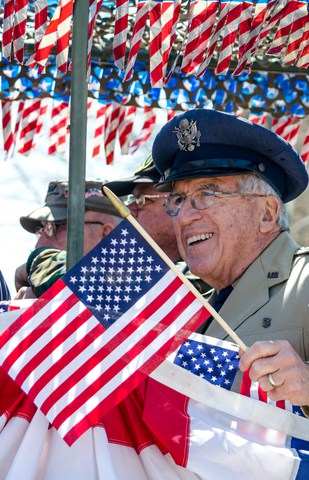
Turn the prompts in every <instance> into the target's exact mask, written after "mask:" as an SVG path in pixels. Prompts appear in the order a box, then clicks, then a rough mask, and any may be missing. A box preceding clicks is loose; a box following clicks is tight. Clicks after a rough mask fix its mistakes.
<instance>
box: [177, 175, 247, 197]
mask: <svg viewBox="0 0 309 480" xmlns="http://www.w3.org/2000/svg"><path fill="white" fill-rule="evenodd" d="M237 187H238V177H237V175H233V176H232V175H231V176H229V177H207V178H206V177H205V178H193V179H186V180H179V181H177V182H174V183H173V185H172V190H171V193H188V192H193V191H195V190H197V189H205V190H208V189H210V190H223V191H224V190H232V191H233V190H235V189H236V188H237Z"/></svg>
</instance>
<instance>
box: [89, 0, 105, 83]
mask: <svg viewBox="0 0 309 480" xmlns="http://www.w3.org/2000/svg"><path fill="white" fill-rule="evenodd" d="M102 2H103V0H90V2H89V20H88V56H87V65H88V77H90V70H91V68H90V63H91V49H92V43H93V31H94V26H95V20H96V17H97V15H98V13H99V11H100V8H101V5H102Z"/></svg>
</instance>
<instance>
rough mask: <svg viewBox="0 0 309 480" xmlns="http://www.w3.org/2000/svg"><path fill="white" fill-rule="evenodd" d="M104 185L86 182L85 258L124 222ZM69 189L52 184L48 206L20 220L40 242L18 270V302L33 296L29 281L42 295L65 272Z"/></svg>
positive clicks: (16, 282)
mask: <svg viewBox="0 0 309 480" xmlns="http://www.w3.org/2000/svg"><path fill="white" fill-rule="evenodd" d="M102 184H103V182H102V181H98V180H86V182H85V217H84V226H85V227H84V254H86V253H88V252H89V251H90V250H92V248H94V247H95V245H97V243H99V241H100V240H102V238H104V237H106V235H107V234H108V233H109V232H110V231H111V230H113V228H115V227H116V225H118V223H119V222H120V221H121V217H120V216H119V213H118V212H117V210H116V209H115V208H114V207H113V206H112V205H111V203H110V202H109V200H108V199H107V198H106V197H105V196H104V195H103V194H102ZM68 188H69V187H68V182H67V181H66V180H61V181H52V182H50V183H49V186H48V190H47V195H46V198H45V204H44V205H43V206H42V207H40V208H38V209H36V210H34V211H33V212H31V213H29V214H28V215H26V216H23V217H21V218H20V223H21V225H22V227H23V228H24V229H25V230H27V231H28V232H30V233H35V234H36V235H37V237H38V239H37V243H36V245H35V250H34V251H33V252H32V253H31V254H30V256H29V258H28V261H27V263H26V264H23V265H21V266H20V267H18V268H17V269H16V273H15V286H16V290H17V292H18V294H17V297H16V298H24V296H25V295H26V296H29V295H30V296H31V289H30V290H29V289H28V288H27V287H29V280H30V284H31V286H32V288H34V289H35V290H36V288H37V291H38V292H40V293H42V289H41V287H42V285H43V284H44V285H46V288H47V287H48V286H49V285H51V283H53V281H55V280H56V279H57V278H58V277H59V276H62V275H63V273H64V272H65V263H66V252H65V250H66V247H67V208H68ZM33 282H34V283H35V284H36V285H34V284H33ZM41 284H42V285H41ZM44 288H45V287H44ZM20 289H21V290H20Z"/></svg>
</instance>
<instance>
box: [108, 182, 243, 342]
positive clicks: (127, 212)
mask: <svg viewBox="0 0 309 480" xmlns="http://www.w3.org/2000/svg"><path fill="white" fill-rule="evenodd" d="M103 191H104V193H105V195H106V196H107V197H108V198H109V199H110V201H111V202H112V204H113V205H114V207H115V208H117V210H118V212H119V213H120V215H121V216H122V217H123V218H127V220H129V222H130V223H131V224H132V225H133V226H134V227H135V228H136V230H137V231H138V232H139V233H140V234H141V235H142V236H143V237H144V239H145V240H146V241H147V242H148V243H149V244H150V245H151V247H152V248H153V249H154V250H155V251H156V252H157V254H158V255H160V257H161V258H163V260H164V261H165V263H167V265H168V266H169V267H170V269H171V270H173V272H174V273H175V274H176V275H177V276H178V277H179V278H181V280H182V282H183V283H184V284H185V285H186V286H187V287H188V288H189V290H190V291H191V292H192V293H193V294H194V295H195V296H196V298H197V299H198V300H199V301H200V302H201V303H202V305H204V307H205V308H206V309H207V310H208V312H209V313H210V314H211V315H212V316H213V318H214V319H215V320H216V321H217V322H218V323H219V324H220V325H221V327H222V328H223V329H224V330H225V332H226V333H227V334H228V335H229V336H230V337H231V338H232V339H233V340H234V342H235V343H236V344H237V345H238V346H239V347H240V348H241V349H242V350H243V351H245V350H247V346H246V345H245V344H244V342H243V341H242V340H241V339H240V338H239V336H238V335H237V334H236V333H235V332H234V330H232V329H231V327H230V326H229V325H228V324H227V323H226V321H225V320H223V318H222V317H221V316H220V315H219V313H218V312H217V311H216V310H215V309H214V308H213V306H212V305H210V303H209V302H207V300H206V299H205V298H204V297H203V296H202V295H201V294H200V292H199V291H198V290H197V289H196V288H195V287H194V285H192V283H191V282H190V280H188V279H187V277H186V276H185V275H184V274H183V273H182V272H181V271H180V270H179V269H178V268H177V267H176V265H175V264H174V263H173V262H172V260H171V259H170V258H169V257H168V256H167V255H166V253H165V252H163V250H162V249H161V248H160V247H159V245H158V244H157V243H156V242H155V241H154V240H153V238H151V236H150V235H149V234H148V233H147V232H146V230H145V229H144V228H143V227H142V226H141V225H140V224H139V223H138V221H137V220H135V218H134V217H133V215H131V212H130V210H129V208H128V207H126V206H125V205H124V204H123V203H122V201H121V200H120V199H119V198H118V197H117V196H116V195H115V194H114V193H113V192H112V191H111V190H110V189H109V188H107V187H103Z"/></svg>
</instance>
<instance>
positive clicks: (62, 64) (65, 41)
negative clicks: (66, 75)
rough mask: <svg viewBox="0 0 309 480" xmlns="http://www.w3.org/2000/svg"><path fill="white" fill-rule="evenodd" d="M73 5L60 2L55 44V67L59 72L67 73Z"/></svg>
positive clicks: (63, 1)
mask: <svg viewBox="0 0 309 480" xmlns="http://www.w3.org/2000/svg"><path fill="white" fill-rule="evenodd" d="M73 4H74V0H61V11H60V16H59V22H58V27H57V42H56V65H57V68H58V69H59V70H60V71H61V72H66V71H67V65H68V53H69V42H70V35H71V20H72V14H73Z"/></svg>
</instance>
